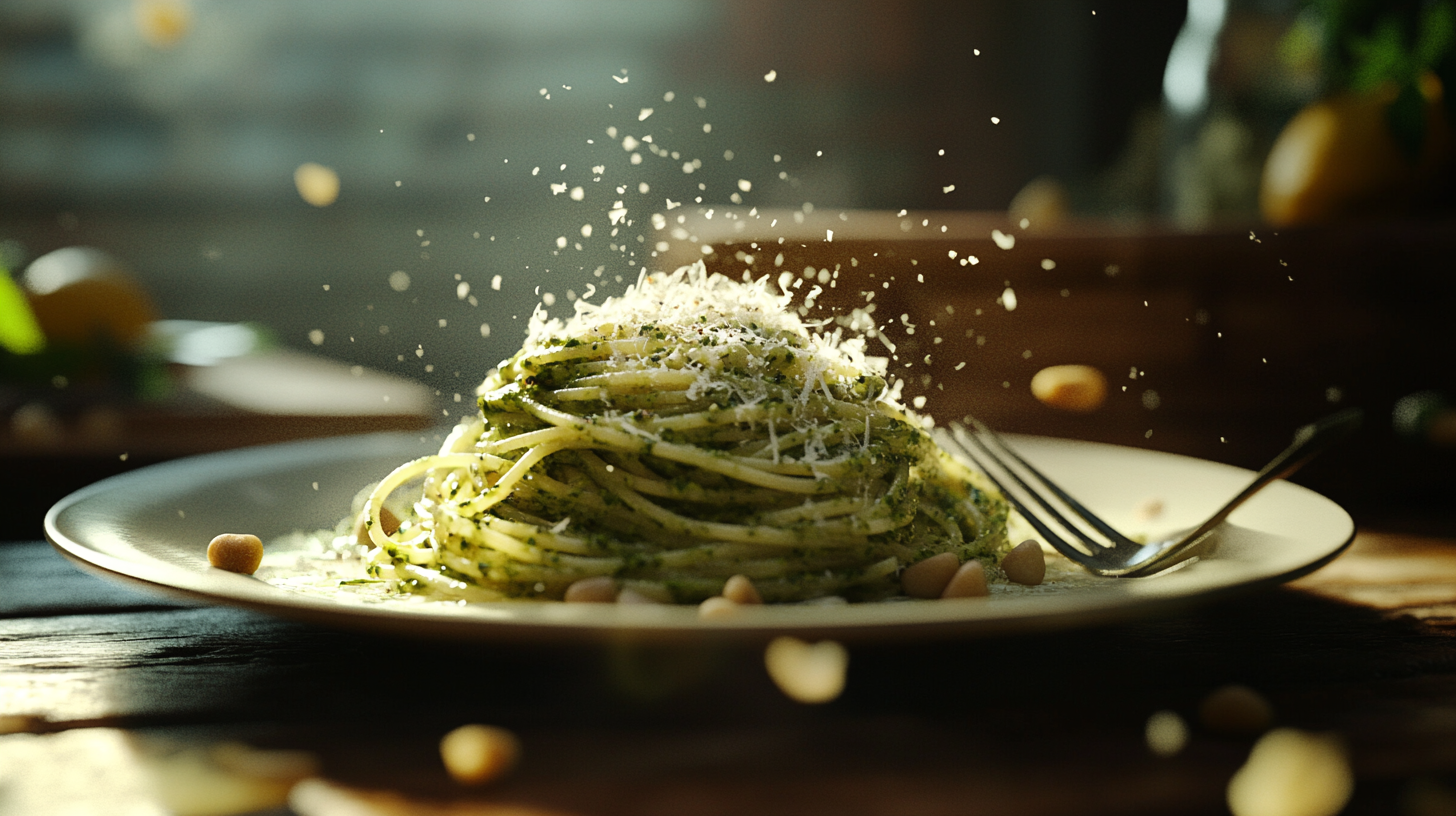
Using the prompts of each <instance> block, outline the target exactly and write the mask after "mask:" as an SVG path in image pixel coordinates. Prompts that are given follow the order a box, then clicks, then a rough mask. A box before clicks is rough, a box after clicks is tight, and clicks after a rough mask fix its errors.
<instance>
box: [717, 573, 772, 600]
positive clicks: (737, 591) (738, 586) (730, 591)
mask: <svg viewBox="0 0 1456 816" xmlns="http://www.w3.org/2000/svg"><path fill="white" fill-rule="evenodd" d="M723 597H725V598H727V599H728V600H730V601H733V602H734V603H741V604H761V603H763V596H762V595H760V594H758V587H756V586H754V585H753V582H752V581H750V580H748V576H746V575H735V576H733V577H732V578H729V579H728V582H727V583H725V584H723Z"/></svg>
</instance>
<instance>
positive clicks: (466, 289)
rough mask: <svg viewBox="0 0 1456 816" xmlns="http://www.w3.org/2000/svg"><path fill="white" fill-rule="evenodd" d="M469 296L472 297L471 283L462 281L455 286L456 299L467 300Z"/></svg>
mask: <svg viewBox="0 0 1456 816" xmlns="http://www.w3.org/2000/svg"><path fill="white" fill-rule="evenodd" d="M469 296H470V284H469V283H467V282H465V281H461V282H460V283H458V284H456V286H455V298H456V299H457V300H464V299H465V298H467V297H469Z"/></svg>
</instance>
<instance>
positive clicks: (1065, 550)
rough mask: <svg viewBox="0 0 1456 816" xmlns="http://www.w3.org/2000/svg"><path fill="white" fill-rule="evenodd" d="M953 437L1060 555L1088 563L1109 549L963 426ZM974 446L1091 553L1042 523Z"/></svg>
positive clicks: (956, 426)
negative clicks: (1089, 535)
mask: <svg viewBox="0 0 1456 816" xmlns="http://www.w3.org/2000/svg"><path fill="white" fill-rule="evenodd" d="M952 436H953V441H955V442H956V443H957V445H956V446H957V447H958V448H960V449H961V451H962V452H964V453H965V454H966V455H967V456H968V457H970V459H971V461H972V462H974V463H975V464H976V466H977V467H978V468H980V470H981V472H982V473H984V474H985V475H986V478H988V479H990V480H991V483H992V484H994V485H996V487H997V488H998V489H999V490H1000V491H1001V493H1002V495H1004V496H1005V497H1006V499H1007V501H1010V502H1011V503H1012V504H1014V505H1015V506H1016V509H1017V510H1020V511H1021V515H1022V517H1024V518H1025V519H1026V520H1027V522H1028V523H1030V524H1031V526H1032V527H1035V528H1036V531H1037V532H1038V533H1041V535H1042V537H1043V538H1045V539H1046V542H1047V543H1048V544H1050V545H1052V547H1054V548H1056V550H1057V551H1058V552H1060V553H1062V554H1063V555H1065V556H1067V557H1068V558H1070V559H1072V560H1074V561H1078V562H1081V563H1089V559H1090V558H1091V557H1092V555H1093V554H1095V553H1096V552H1097V551H1100V550H1103V549H1106V547H1105V545H1103V544H1101V543H1099V542H1097V541H1094V540H1092V539H1090V538H1088V537H1087V535H1086V534H1085V533H1083V532H1082V531H1081V530H1079V529H1077V527H1076V526H1075V525H1073V524H1072V523H1071V522H1069V521H1067V519H1066V517H1064V516H1063V515H1062V514H1061V513H1060V512H1059V511H1058V510H1057V509H1056V508H1055V507H1053V506H1052V505H1051V504H1049V503H1048V502H1047V501H1046V499H1044V498H1042V496H1041V494H1039V493H1037V492H1036V490H1035V489H1034V488H1032V487H1031V486H1030V485H1028V484H1027V483H1026V482H1025V480H1023V479H1022V478H1021V477H1020V476H1019V475H1018V474H1017V473H1016V471H1014V470H1012V469H1011V468H1009V467H1007V466H1006V464H1005V462H1004V461H1003V460H1002V459H1001V458H1000V457H999V456H998V455H997V454H996V452H995V451H992V450H991V449H990V448H989V447H987V446H986V444H985V443H984V442H982V441H981V440H980V439H978V438H977V437H974V436H972V435H970V434H968V433H966V430H965V428H963V427H961V426H960V425H953V426H952ZM972 446H974V447H976V448H979V449H980V450H981V452H982V454H983V455H984V456H986V457H987V458H989V459H990V460H991V461H992V462H994V463H996V465H997V466H998V467H999V468H1000V469H1001V470H1002V471H1003V472H1004V473H1005V474H1006V475H1008V476H1010V477H1011V478H1012V479H1013V480H1015V481H1016V483H1017V484H1018V485H1020V486H1021V488H1022V491H1023V492H1025V493H1026V495H1028V496H1030V497H1031V498H1032V500H1033V501H1035V502H1036V503H1037V504H1038V505H1040V507H1041V509H1042V512H1045V513H1046V514H1047V515H1049V516H1051V517H1052V519H1053V520H1054V521H1055V522H1056V523H1057V524H1058V525H1060V526H1061V527H1062V528H1063V529H1064V530H1066V531H1067V532H1070V533H1071V534H1073V535H1075V536H1076V537H1077V539H1078V540H1079V541H1081V542H1082V544H1083V545H1084V546H1086V547H1088V548H1089V549H1090V550H1091V551H1092V552H1091V553H1088V552H1083V551H1082V550H1079V549H1077V548H1076V547H1074V546H1072V545H1071V544H1070V543H1068V542H1067V541H1066V539H1065V538H1063V537H1062V534H1060V533H1057V532H1054V531H1053V530H1052V529H1051V527H1050V526H1048V525H1047V523H1046V522H1045V521H1043V520H1042V517H1041V515H1040V513H1038V512H1037V511H1036V510H1034V509H1033V508H1031V507H1028V506H1027V504H1026V503H1025V502H1023V501H1022V500H1021V499H1020V498H1019V497H1018V496H1017V494H1016V492H1015V491H1012V490H1010V489H1008V488H1007V486H1006V484H1005V483H1004V482H1002V481H1001V479H998V478H997V477H996V475H995V472H994V470H993V469H992V468H988V467H986V465H985V463H984V462H982V461H981V457H979V456H977V455H976V453H975V451H974V450H972V449H971V447H972Z"/></svg>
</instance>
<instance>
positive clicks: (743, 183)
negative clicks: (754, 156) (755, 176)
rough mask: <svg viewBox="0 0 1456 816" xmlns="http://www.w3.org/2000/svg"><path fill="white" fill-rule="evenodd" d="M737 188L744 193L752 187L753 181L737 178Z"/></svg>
mask: <svg viewBox="0 0 1456 816" xmlns="http://www.w3.org/2000/svg"><path fill="white" fill-rule="evenodd" d="M738 189H739V190H742V191H743V192H745V193H746V192H748V191H749V190H752V189H753V182H751V181H749V180H748V179H739V180H738Z"/></svg>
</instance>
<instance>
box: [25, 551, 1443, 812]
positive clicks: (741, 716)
mask: <svg viewBox="0 0 1456 816" xmlns="http://www.w3.org/2000/svg"><path fill="white" fill-rule="evenodd" d="M0 575H4V576H5V582H4V591H3V594H0V725H3V726H4V729H3V730H8V731H11V732H14V733H10V734H7V735H4V736H0V758H8V759H9V760H10V761H11V762H12V763H14V762H15V761H16V759H15V758H16V757H17V756H19V757H24V756H32V757H42V756H46V753H45V750H44V749H45V747H46V746H48V745H60V744H61V743H60V742H59V741H60V740H63V739H70V740H79V739H81V738H82V737H88V738H96V739H100V738H101V737H103V736H105V735H114V734H124V735H126V736H127V738H128V739H129V740H132V741H130V742H127V743H126V744H128V745H132V746H137V745H141V746H146V745H154V744H155V741H156V740H165V741H170V742H169V744H184V745H190V746H207V745H214V744H217V743H218V742H221V741H229V740H241V741H244V742H246V743H248V744H250V745H252V746H255V747H258V748H271V749H277V748H288V749H301V750H305V751H308V752H311V753H312V754H313V755H314V756H316V757H317V758H318V759H319V761H320V763H321V766H320V768H321V769H320V771H319V774H320V775H321V776H322V778H325V779H328V780H331V782H332V783H333V784H335V785H338V786H343V787H342V788H341V789H342V790H347V791H353V792H355V794H354V795H357V792H359V791H376V792H377V791H388V792H391V793H392V795H393V797H394V798H387V799H375V800H372V802H373V807H375V808H376V809H375V810H372V811H362V812H379V813H386V812H426V813H434V812H440V813H444V812H449V813H497V812H506V811H503V810H500V809H499V808H502V807H505V806H507V805H509V806H513V807H517V808H519V810H516V811H510V812H524V813H534V812H552V813H577V814H615V813H648V814H655V813H661V814H694V813H704V814H716V813H826V814H829V813H833V814H854V813H866V814H879V813H914V814H936V813H996V814H1018V813H1027V814H1031V813H1082V814H1085V813H1109V814H1112V813H1116V814H1131V813H1149V814H1153V813H1157V814H1161V813H1168V814H1173V813H1178V814H1198V813H1210V814H1212V813H1223V812H1226V805H1225V804H1224V791H1225V788H1226V786H1227V783H1228V780H1229V778H1230V776H1231V775H1232V774H1233V773H1234V771H1235V770H1236V769H1237V768H1238V767H1239V766H1240V765H1241V764H1242V763H1243V762H1244V760H1245V759H1246V757H1247V755H1248V752H1249V750H1250V747H1251V745H1252V744H1253V740H1254V738H1253V737H1225V736H1218V735H1215V734H1212V733H1209V732H1208V731H1207V730H1206V729H1203V728H1202V727H1200V726H1199V725H1198V723H1197V718H1196V716H1195V712H1196V710H1197V707H1198V704H1199V702H1200V701H1201V700H1202V699H1203V698H1204V697H1205V696H1206V695H1207V694H1208V693H1209V692H1210V691H1212V690H1213V689H1214V688H1216V687H1218V686H1220V685H1223V684H1226V683H1243V684H1247V685H1249V686H1251V687H1253V688H1255V689H1257V690H1259V691H1260V692H1261V693H1263V694H1264V695H1265V696H1267V698H1268V699H1269V700H1270V701H1271V702H1272V704H1273V706H1274V709H1275V714H1276V724H1278V725H1287V726H1292V727H1297V728H1301V729H1306V730H1310V731H1317V732H1333V733H1336V734H1338V735H1340V737H1341V738H1342V739H1343V740H1344V741H1345V743H1346V745H1347V746H1348V747H1349V752H1350V758H1351V763H1352V766H1353V768H1354V771H1355V774H1356V777H1357V782H1356V788H1355V794H1354V798H1353V799H1352V801H1351V803H1350V805H1349V808H1348V809H1347V811H1346V812H1349V813H1412V814H1416V813H1426V812H1449V811H1439V810H1437V811H1430V810H1429V809H1427V810H1423V811H1422V810H1412V808H1413V807H1429V806H1431V803H1432V802H1434V803H1435V804H1436V805H1440V804H1441V803H1442V802H1445V803H1446V804H1447V805H1449V804H1450V803H1451V802H1452V801H1456V714H1453V711H1456V709H1453V708H1452V701H1453V700H1456V639H1453V637H1452V634H1453V632H1456V540H1452V539H1447V538H1432V537H1419V536H1410V535H1398V534H1392V533H1372V532H1367V533H1362V534H1361V535H1360V536H1359V537H1358V538H1357V540H1356V542H1355V544H1354V546H1353V547H1352V549H1351V550H1350V551H1349V552H1347V553H1346V554H1345V555H1343V556H1342V557H1340V558H1339V559H1337V560H1336V561H1335V562H1333V563H1332V564H1330V565H1329V566H1327V567H1325V568H1324V569H1322V570H1320V571H1318V572H1316V573H1314V574H1313V575H1311V576H1308V577H1306V578H1304V579H1301V580H1300V581H1299V582H1297V583H1296V584H1294V585H1292V586H1288V587H1282V588H1279V589H1275V590H1270V591H1263V592H1258V593H1254V594H1249V595H1245V596H1241V597H1237V598H1233V599H1230V600H1226V601H1220V602H1218V603H1213V604H1208V605H1203V606H1198V607H1195V608H1193V609H1190V610H1188V611H1187V612H1184V613H1181V614H1178V615H1176V616H1172V617H1168V618H1165V619H1158V620H1144V621H1139V622H1135V623H1130V624H1125V625H1119V626H1112V627H1102V628H1095V629H1087V630H1080V631H1071V632H1059V633H1049V634H1043V635H1036V636H1024V637H1015V638H1003V639H986V640H972V641H946V642H915V643H903V644H892V645H877V646H863V647H859V646H856V647H854V648H853V649H852V650H851V657H850V669H849V677H848V685H847V688H846V690H845V693H844V694H843V695H842V696H841V697H840V698H839V699H837V700H835V701H834V702H832V703H829V704H826V705H821V706H807V705H801V704H798V703H794V702H792V701H790V700H789V699H787V698H786V697H784V696H783V695H782V694H781V693H779V692H778V690H777V689H776V688H775V687H774V685H773V684H772V682H771V681H770V680H769V678H768V677H767V675H766V673H765V671H764V669H763V663H762V656H761V654H760V652H759V651H758V650H756V649H750V648H746V647H725V646H704V647H701V648H676V649H661V648H656V649H647V648H639V647H634V646H632V645H630V644H619V645H615V646H602V647H594V648H587V647H579V646H578V647H553V648H523V647H520V646H512V647H491V646H478V645H477V646H460V645H455V644H450V643H439V642H431V641H412V640H408V639H397V638H382V637H374V636H369V635H363V634H356V633H343V632H336V631H331V630H328V629H322V628H316V627H313V626H307V625H303V624H298V623H292V622H287V621H283V620H277V619H274V618H271V617H266V616H262V615H258V614H254V613H250V612H245V611H241V610H236V609H230V608H218V607H205V606H203V607H198V606H187V605H179V604H176V603H173V602H170V601H168V600H166V599H164V598H161V597H160V596H154V595H151V594H148V593H145V592H140V591H136V590H133V589H131V588H129V587H126V586H122V585H120V584H114V583H111V582H109V581H107V580H103V579H100V578H96V577H93V576H91V575H89V574H84V573H82V572H80V571H78V570H77V569H76V568H74V567H73V566H71V565H70V564H69V563H68V562H67V561H65V560H64V559H62V558H61V557H60V556H59V555H57V554H56V553H55V552H54V551H53V550H52V549H51V548H50V546H49V545H48V544H46V543H43V542H17V543H11V544H3V545H0ZM1159 710H1171V711H1174V712H1177V713H1179V714H1180V715H1182V716H1183V717H1184V718H1185V719H1187V720H1188V721H1189V723H1190V727H1191V739H1190V741H1189V743H1188V745H1187V747H1186V748H1185V749H1184V750H1183V751H1181V752H1180V753H1178V754H1177V755H1176V756H1173V757H1167V758H1164V757H1157V756H1154V755H1153V754H1152V753H1151V752H1150V751H1149V749H1148V748H1147V746H1146V744H1145V739H1144V726H1145V723H1146V722H1147V720H1148V717H1149V716H1150V715H1151V714H1152V713H1154V712H1156V711H1159ZM467 722H484V723H491V724H496V725H500V726H504V727H507V728H510V729H512V730H513V731H514V732H515V733H516V734H517V735H518V736H519V737H520V739H521V742H522V746H523V753H522V759H521V763H520V765H519V768H518V769H517V771H516V772H515V773H514V774H513V775H511V776H510V777H508V778H507V779H506V780H504V781H502V782H499V783H497V784H494V785H491V786H488V787H485V788H481V789H466V788H462V787H460V786H457V785H455V784H454V783H452V782H450V781H449V780H448V778H447V777H446V776H445V774H444V772H443V771H442V769H441V765H440V760H439V756H438V752H437V748H436V746H437V743H438V740H439V738H440V736H441V735H442V734H444V733H445V732H446V731H448V730H449V729H450V728H453V727H455V726H457V725H460V724H463V723H467ZM138 739H139V740H140V741H136V740H138ZM148 740H151V742H148ZM136 750H138V751H143V752H144V749H142V748H137V749H136ZM147 750H150V749H147ZM7 751H8V753H7ZM93 753H95V752H94V751H93ZM102 754H103V755H105V756H110V754H105V753H104V752H102ZM92 759H93V760H95V757H94V756H93V757H92ZM97 761H99V760H97ZM19 767H26V766H25V765H24V763H23V762H22V764H21V765H20V766H19ZM68 767H70V766H69V765H67V764H61V765H53V764H46V765H45V766H44V767H41V766H40V763H39V762H32V763H31V765H30V766H29V768H28V770H27V771H26V773H27V775H28V776H27V779H28V780H29V782H28V784H31V785H35V784H37V780H38V779H43V778H47V777H46V775H49V777H48V778H49V779H50V780H51V781H50V782H49V783H48V784H52V785H56V786H58V787H56V790H62V789H65V786H66V785H68V784H71V783H74V782H76V780H75V779H71V780H69V781H67V780H66V774H67V773H68ZM70 772H72V773H74V772H75V767H70ZM4 781H5V777H4V775H3V773H0V784H3V783H4ZM12 784H13V780H12ZM334 790H339V789H334ZM1442 796H1445V797H1446V798H1444V799H1443V798H1442ZM3 801H4V800H3V799H0V803H3ZM359 801H363V800H357V801H355V804H358V802H359ZM1412 802H1415V803H1416V804H1415V805H1412V804H1411V803H1412ZM447 804H448V805H449V807H450V808H453V809H440V808H445V807H446V805H447ZM389 806H394V807H395V808H396V809H395V810H389V809H388V807H389ZM401 807H402V808H404V809H403V810H400V809H398V808H401ZM431 808H435V809H431ZM0 812H3V804H0ZM98 812H104V811H98ZM265 812H268V813H275V814H285V813H289V812H290V811H288V810H286V809H281V808H276V809H273V810H268V811H265Z"/></svg>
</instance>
